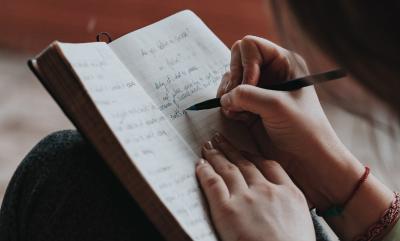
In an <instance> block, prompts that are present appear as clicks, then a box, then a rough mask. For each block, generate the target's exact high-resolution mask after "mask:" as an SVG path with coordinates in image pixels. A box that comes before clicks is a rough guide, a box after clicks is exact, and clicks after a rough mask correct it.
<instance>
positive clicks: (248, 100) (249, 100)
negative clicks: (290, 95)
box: [221, 84, 284, 116]
mask: <svg viewBox="0 0 400 241" xmlns="http://www.w3.org/2000/svg"><path fill="white" fill-rule="evenodd" d="M283 98H284V95H282V93H281V92H279V91H273V90H265V89H261V88H259V87H256V86H252V85H245V84H243V85H239V86H237V87H236V88H234V89H233V90H231V91H230V92H228V93H226V94H224V95H223V96H222V97H221V107H222V108H223V109H224V110H228V111H234V112H235V111H236V112H239V111H248V112H252V113H254V114H257V115H260V116H264V115H266V114H267V112H269V113H270V112H271V111H273V110H274V109H275V110H276V108H279V107H282V105H283V103H284V102H283Z"/></svg>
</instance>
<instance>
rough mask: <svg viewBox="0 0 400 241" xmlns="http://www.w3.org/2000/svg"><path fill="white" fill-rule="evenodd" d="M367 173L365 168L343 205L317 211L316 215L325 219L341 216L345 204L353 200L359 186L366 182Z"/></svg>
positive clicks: (368, 171)
mask: <svg viewBox="0 0 400 241" xmlns="http://www.w3.org/2000/svg"><path fill="white" fill-rule="evenodd" d="M369 173H370V169H369V167H367V166H365V171H364V174H363V175H362V176H361V178H360V179H359V180H358V182H357V183H356V185H355V186H354V188H353V190H352V192H351V193H350V195H349V197H348V198H347V199H346V201H344V203H343V204H341V205H333V206H332V207H330V208H328V209H327V210H325V211H322V212H321V211H319V210H317V214H318V215H319V216H321V217H325V218H326V217H335V216H339V215H340V214H342V212H343V210H344V208H345V207H346V206H347V204H348V203H349V202H350V200H351V199H353V197H354V195H355V194H356V193H357V191H358V190H359V189H360V187H361V185H362V184H363V183H364V182H365V181H366V180H367V178H368V175H369Z"/></svg>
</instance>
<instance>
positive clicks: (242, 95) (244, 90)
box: [235, 85, 250, 100]
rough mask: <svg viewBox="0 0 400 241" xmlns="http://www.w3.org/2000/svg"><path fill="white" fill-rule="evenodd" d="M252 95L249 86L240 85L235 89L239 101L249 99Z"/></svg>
mask: <svg viewBox="0 0 400 241" xmlns="http://www.w3.org/2000/svg"><path fill="white" fill-rule="evenodd" d="M249 94H250V88H249V86H247V85H239V86H237V87H236V88H235V96H236V98H237V99H239V100H242V99H247V98H248V96H249Z"/></svg>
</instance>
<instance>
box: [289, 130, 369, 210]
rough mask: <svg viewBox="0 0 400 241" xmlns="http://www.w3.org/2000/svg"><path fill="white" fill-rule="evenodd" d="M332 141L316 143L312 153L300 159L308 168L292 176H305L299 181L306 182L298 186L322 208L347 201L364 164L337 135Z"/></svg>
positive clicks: (300, 162) (310, 199) (313, 202)
mask: <svg viewBox="0 0 400 241" xmlns="http://www.w3.org/2000/svg"><path fill="white" fill-rule="evenodd" d="M330 140H332V141H331V142H330V143H327V142H325V143H318V144H316V145H314V146H315V151H314V152H313V153H312V155H313V156H309V157H303V158H304V159H303V160H300V161H299V165H304V164H305V163H307V166H308V168H307V170H308V171H305V172H304V173H302V174H300V173H296V174H294V175H293V177H294V179H296V176H300V177H304V178H300V179H301V180H299V181H300V182H303V183H301V184H300V185H299V186H301V187H303V191H304V192H305V194H306V197H307V198H308V199H309V201H310V202H311V203H312V204H313V205H314V207H316V208H317V209H319V210H325V209H327V208H329V207H331V206H332V205H334V204H342V203H343V202H345V201H346V199H347V198H348V196H349V195H350V193H351V192H352V189H353V188H354V185H355V183H357V181H358V180H359V179H360V177H361V176H362V174H363V172H364V166H363V165H362V164H361V163H360V162H359V161H358V160H357V158H355V157H354V155H352V153H351V152H350V151H348V149H347V148H346V147H345V146H344V145H343V144H342V143H341V142H340V140H339V139H338V138H336V139H335V138H331V139H330ZM305 159H307V160H305ZM297 170H299V171H302V170H304V169H303V168H297ZM295 181H296V182H298V181H297V180H295Z"/></svg>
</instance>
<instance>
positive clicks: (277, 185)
mask: <svg viewBox="0 0 400 241" xmlns="http://www.w3.org/2000/svg"><path fill="white" fill-rule="evenodd" d="M202 154H203V157H204V158H205V159H206V160H207V161H205V160H202V161H200V163H199V164H198V166H197V169H196V173H197V176H198V179H199V181H200V184H201V187H202V189H203V191H204V193H205V195H206V198H207V201H208V204H209V207H210V211H211V216H212V220H213V222H214V225H215V228H216V230H217V232H218V234H219V236H220V238H221V239H222V240H225V241H236V240H246V241H256V240H257V241H258V240H260V241H261V240H263V241H264V240H274V241H281V240H288V241H289V240H290V241H292V240H297V241H301V240H307V241H310V240H315V232H314V228H313V224H312V220H311V216H310V213H309V211H308V207H307V202H306V200H305V198H304V195H303V194H302V193H301V191H300V190H299V189H298V188H297V187H296V186H295V185H294V184H293V182H292V181H291V179H290V178H289V176H288V175H287V174H286V172H285V171H284V170H283V168H282V167H281V166H280V165H279V164H278V163H277V162H275V161H269V160H265V159H263V158H261V157H259V156H255V155H252V154H244V155H243V153H241V152H239V151H238V150H237V149H236V148H235V147H233V146H232V145H231V144H230V143H229V142H228V141H227V140H226V139H225V138H224V137H222V136H221V135H218V134H217V135H216V136H215V137H214V138H213V140H212V142H208V143H206V144H205V145H204V147H203V149H202ZM245 156H246V157H245Z"/></svg>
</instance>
